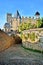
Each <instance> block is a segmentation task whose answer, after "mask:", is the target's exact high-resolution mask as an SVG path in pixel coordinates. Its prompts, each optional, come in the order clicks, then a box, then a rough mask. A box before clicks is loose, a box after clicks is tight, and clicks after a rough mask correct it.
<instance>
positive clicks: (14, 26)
mask: <svg viewBox="0 0 43 65" xmlns="http://www.w3.org/2000/svg"><path fill="white" fill-rule="evenodd" d="M37 15H38V14H37ZM38 16H39V15H38ZM36 21H37V19H35V18H34V17H24V16H22V17H21V16H20V14H19V12H18V10H17V12H16V15H14V17H12V14H11V13H7V23H5V25H4V31H5V32H9V31H16V30H18V27H19V25H20V24H21V23H23V22H31V23H32V24H35V22H36Z"/></svg>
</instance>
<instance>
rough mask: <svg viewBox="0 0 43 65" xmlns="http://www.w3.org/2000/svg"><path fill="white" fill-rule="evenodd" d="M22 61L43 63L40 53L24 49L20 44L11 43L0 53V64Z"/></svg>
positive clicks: (40, 64)
mask: <svg viewBox="0 0 43 65" xmlns="http://www.w3.org/2000/svg"><path fill="white" fill-rule="evenodd" d="M2 62H3V63H9V65H10V63H11V65H12V63H15V65H17V64H16V63H19V65H20V63H24V65H25V64H26V65H28V64H29V63H30V65H31V63H32V64H33V65H34V64H35V63H36V64H35V65H43V55H42V54H41V53H36V52H32V51H29V50H26V49H24V48H23V47H21V45H19V44H18V45H13V46H12V47H10V48H8V49H7V50H5V51H3V52H2V53H0V65H1V63H2ZM21 65H22V64H21Z"/></svg>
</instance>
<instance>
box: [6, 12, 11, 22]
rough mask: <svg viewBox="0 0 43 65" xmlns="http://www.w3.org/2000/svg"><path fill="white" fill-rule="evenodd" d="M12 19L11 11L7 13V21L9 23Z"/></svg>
mask: <svg viewBox="0 0 43 65" xmlns="http://www.w3.org/2000/svg"><path fill="white" fill-rule="evenodd" d="M11 19H12V14H11V13H7V22H8V23H10V22H11Z"/></svg>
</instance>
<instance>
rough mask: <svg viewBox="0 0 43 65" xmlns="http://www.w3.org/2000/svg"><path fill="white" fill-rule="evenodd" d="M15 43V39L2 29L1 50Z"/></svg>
mask: <svg viewBox="0 0 43 65" xmlns="http://www.w3.org/2000/svg"><path fill="white" fill-rule="evenodd" d="M13 43H14V39H13V38H12V37H10V36H8V35H7V34H6V33H5V32H3V31H1V30H0V52H1V51H3V50H5V49H6V48H8V47H10V46H11V45H12V44H13Z"/></svg>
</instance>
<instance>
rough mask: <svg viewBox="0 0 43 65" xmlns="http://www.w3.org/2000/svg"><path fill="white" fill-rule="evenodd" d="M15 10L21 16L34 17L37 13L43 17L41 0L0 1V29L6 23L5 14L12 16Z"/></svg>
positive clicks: (42, 2)
mask: <svg viewBox="0 0 43 65" xmlns="http://www.w3.org/2000/svg"><path fill="white" fill-rule="evenodd" d="M17 10H18V11H19V12H20V15H21V16H28V17H29V16H34V15H35V12H36V11H38V12H39V13H40V16H41V17H43V0H0V28H3V26H4V24H5V23H6V22H7V21H6V14H7V13H12V15H14V14H15V13H16V11H17Z"/></svg>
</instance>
